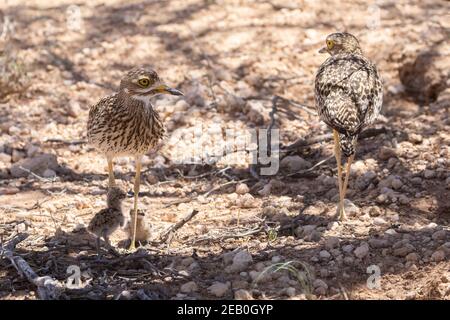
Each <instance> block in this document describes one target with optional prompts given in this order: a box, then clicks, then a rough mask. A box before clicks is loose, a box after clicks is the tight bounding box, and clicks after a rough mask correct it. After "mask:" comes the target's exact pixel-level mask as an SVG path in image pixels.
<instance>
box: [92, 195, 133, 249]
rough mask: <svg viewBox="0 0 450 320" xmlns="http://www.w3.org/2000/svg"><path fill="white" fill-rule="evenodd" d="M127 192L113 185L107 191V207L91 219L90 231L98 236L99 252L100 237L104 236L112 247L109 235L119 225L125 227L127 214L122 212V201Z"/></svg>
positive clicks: (98, 246) (98, 247)
mask: <svg viewBox="0 0 450 320" xmlns="http://www.w3.org/2000/svg"><path fill="white" fill-rule="evenodd" d="M125 198H126V193H125V192H124V191H122V190H121V189H120V188H118V187H111V188H109V190H108V193H107V200H106V204H107V207H106V208H105V209H102V210H100V211H99V212H97V213H96V214H95V216H94V217H93V218H92V219H91V221H90V222H89V226H88V228H87V229H88V231H89V232H90V233H92V234H94V235H95V236H96V237H97V252H99V250H100V238H101V237H103V239H104V240H105V242H106V244H107V245H108V246H109V247H110V246H111V245H110V243H109V236H110V235H111V234H112V233H113V232H114V231H116V230H117V229H118V228H119V227H123V225H124V223H125V216H124V215H123V212H122V201H123V199H125Z"/></svg>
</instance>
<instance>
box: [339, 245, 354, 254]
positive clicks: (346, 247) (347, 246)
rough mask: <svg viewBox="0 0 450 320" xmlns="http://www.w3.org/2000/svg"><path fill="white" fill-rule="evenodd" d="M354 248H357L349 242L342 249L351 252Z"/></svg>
mask: <svg viewBox="0 0 450 320" xmlns="http://www.w3.org/2000/svg"><path fill="white" fill-rule="evenodd" d="M353 249H355V247H354V246H353V245H351V244H347V245H345V246H343V247H342V251H344V252H345V253H351V252H352V251H353Z"/></svg>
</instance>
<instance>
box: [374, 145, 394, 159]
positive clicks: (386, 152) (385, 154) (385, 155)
mask: <svg viewBox="0 0 450 320" xmlns="http://www.w3.org/2000/svg"><path fill="white" fill-rule="evenodd" d="M393 157H396V152H395V150H394V149H392V148H388V147H381V148H380V149H379V151H378V158H380V159H381V160H388V159H389V158H393Z"/></svg>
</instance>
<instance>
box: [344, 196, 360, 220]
mask: <svg viewBox="0 0 450 320" xmlns="http://www.w3.org/2000/svg"><path fill="white" fill-rule="evenodd" d="M344 208H345V213H346V214H347V215H348V216H350V217H353V216H356V215H359V212H360V210H359V208H358V207H357V206H356V205H355V204H354V203H353V202H351V201H350V200H348V199H344Z"/></svg>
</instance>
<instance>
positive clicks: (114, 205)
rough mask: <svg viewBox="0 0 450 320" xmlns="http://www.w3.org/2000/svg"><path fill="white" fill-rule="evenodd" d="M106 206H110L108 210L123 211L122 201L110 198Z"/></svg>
mask: <svg viewBox="0 0 450 320" xmlns="http://www.w3.org/2000/svg"><path fill="white" fill-rule="evenodd" d="M106 205H107V206H108V208H111V209H116V210H121V209H122V199H117V198H112V199H111V198H108V199H107V200H106Z"/></svg>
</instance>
